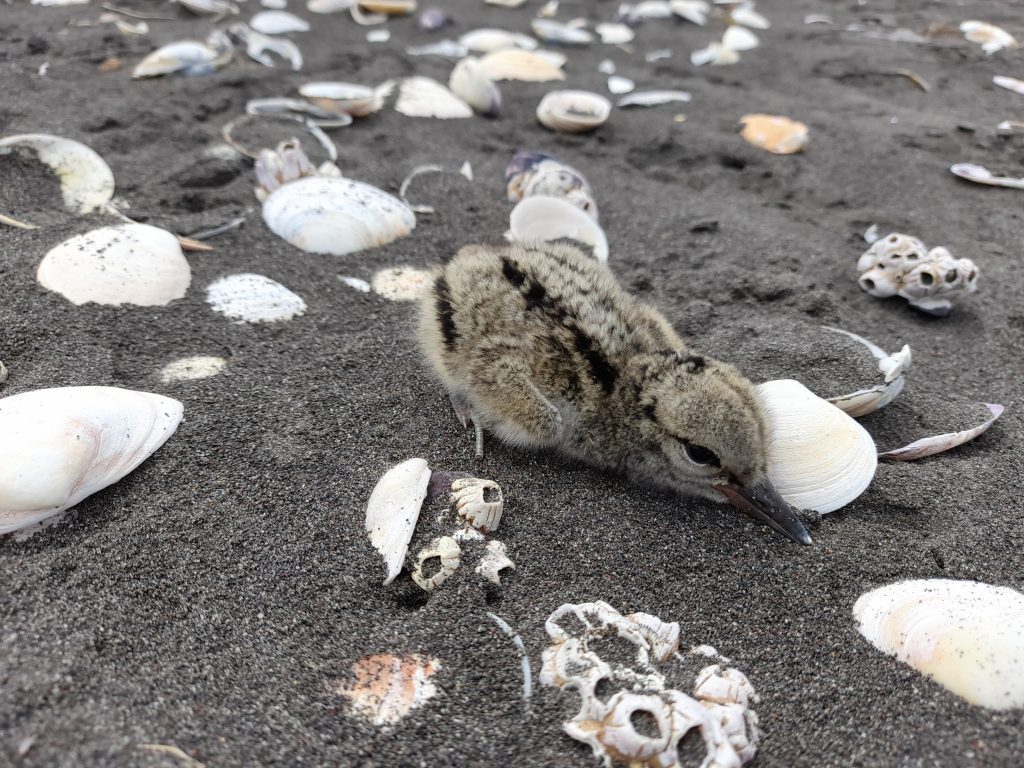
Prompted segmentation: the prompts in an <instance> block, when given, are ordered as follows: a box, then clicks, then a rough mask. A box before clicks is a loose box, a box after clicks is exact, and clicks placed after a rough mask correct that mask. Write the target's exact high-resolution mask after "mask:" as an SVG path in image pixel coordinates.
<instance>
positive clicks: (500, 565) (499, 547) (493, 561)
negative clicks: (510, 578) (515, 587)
mask: <svg viewBox="0 0 1024 768" xmlns="http://www.w3.org/2000/svg"><path fill="white" fill-rule="evenodd" d="M515 567H516V564H515V563H513V562H512V560H510V559H509V556H508V550H507V549H506V548H505V545H504V544H503V543H502V542H500V541H496V540H495V541H491V542H488V544H487V552H486V553H485V554H484V556H483V557H482V558H481V559H480V564H479V565H477V567H476V572H477V573H479V574H480V575H481V576H483V577H484V578H485V579H487V580H488V581H489V582H491V583H492V584H497V585H498V586H501V572H502V571H503V570H505V569H506V568H511V569H513V570H515Z"/></svg>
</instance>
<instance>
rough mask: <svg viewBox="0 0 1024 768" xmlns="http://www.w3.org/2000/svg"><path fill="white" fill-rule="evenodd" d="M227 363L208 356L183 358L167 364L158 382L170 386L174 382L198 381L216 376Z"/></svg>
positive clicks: (221, 359) (221, 358) (219, 358)
mask: <svg viewBox="0 0 1024 768" xmlns="http://www.w3.org/2000/svg"><path fill="white" fill-rule="evenodd" d="M227 364H228V361H227V360H225V359H224V358H223V357H212V356H210V355H197V356H196V357H183V358H182V359H180V360H175V361H174V362H173V363H168V364H167V365H165V366H164V367H163V369H162V370H161V371H160V374H159V375H160V381H162V382H163V383H164V384H170V383H172V382H175V381H198V380H199V379H208V378H210V377H211V376H216V375H217V374H218V373H220V372H221V371H223V370H224V366H226V365H227Z"/></svg>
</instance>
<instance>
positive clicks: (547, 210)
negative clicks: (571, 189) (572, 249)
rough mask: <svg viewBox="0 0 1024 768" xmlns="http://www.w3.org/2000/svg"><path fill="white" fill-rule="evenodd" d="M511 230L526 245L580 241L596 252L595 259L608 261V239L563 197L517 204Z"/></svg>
mask: <svg viewBox="0 0 1024 768" xmlns="http://www.w3.org/2000/svg"><path fill="white" fill-rule="evenodd" d="M509 228H510V229H511V230H512V236H513V238H515V239H516V240H519V241H521V242H524V243H529V242H536V241H544V240H559V239H561V238H569V239H570V240H578V241H579V242H581V243H584V244H586V245H589V246H590V247H591V248H593V249H594V258H596V259H597V260H598V261H599V262H601V263H602V264H606V263H607V262H608V239H607V237H605V234H604V230H603V229H601V226H600V225H599V224H598V223H597V222H596V221H594V220H593V219H592V218H590V216H588V215H587V214H586V213H584V212H583V211H582V210H580V209H579V208H577V207H576V206H575V205H573V204H572V203H569V202H567V201H566V200H565V199H564V198H561V197H549V196H547V195H534V196H532V197H525V198H523V199H522V200H520V201H519V203H517V204H516V207H515V208H513V209H512V213H511V215H510V216H509Z"/></svg>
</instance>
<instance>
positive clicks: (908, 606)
mask: <svg viewBox="0 0 1024 768" xmlns="http://www.w3.org/2000/svg"><path fill="white" fill-rule="evenodd" d="M853 615H854V618H856V620H857V623H858V628H859V629H860V633H861V634H862V635H864V637H866V638H867V639H868V641H869V642H870V643H871V644H872V645H874V646H875V647H876V648H878V649H879V650H880V651H884V652H885V653H888V654H891V655H894V656H896V658H897V659H899V660H900V661H902V662H904V663H906V664H909V665H910V666H912V667H913V668H914V669H916V670H917V671H918V672H921V673H922V674H925V675H927V676H929V677H931V678H933V679H934V680H935V681H936V682H937V683H939V684H940V685H942V686H944V687H946V688H948V689H949V690H950V691H952V692H953V693H955V694H957V695H958V696H961V697H962V698H964V699H966V700H967V701H969V702H971V703H972V704H977V705H979V706H982V707H989V708H991V709H1010V708H1013V707H1024V595H1022V594H1021V593H1020V592H1017V591H1015V590H1012V589H1009V588H1007V587H996V586H992V585H991V584H983V583H981V582H977V581H955V580H952V579H920V580H915V581H901V582H898V583H896V584H889V585H888V586H885V587H880V588H879V589H875V590H873V591H871V592H868V593H866V594H864V595H861V597H860V598H859V599H858V600H857V602H856V604H855V605H854V606H853Z"/></svg>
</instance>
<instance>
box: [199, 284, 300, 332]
mask: <svg viewBox="0 0 1024 768" xmlns="http://www.w3.org/2000/svg"><path fill="white" fill-rule="evenodd" d="M206 303H207V304H209V305H210V307H212V308H213V310H214V311H216V312H220V313H221V314H222V315H225V316H226V317H228V318H230V319H231V320H237V321H239V322H244V323H273V322H277V321H279V320H290V319H292V318H293V317H295V316H296V315H301V314H302V313H303V312H305V311H306V302H304V301H303V300H302V297H301V296H298V295H296V294H294V293H292V292H291V291H289V290H288V289H287V288H285V287H284V286H283V285H281V284H280V283H279V282H277V281H276V280H271V279H270V278H269V277H264V276H263V275H255V274H252V273H242V274H238V275H228V276H227V277H222V278H221V279H220V280H217V281H216V282H214V283H211V284H210V285H209V287H207V289H206Z"/></svg>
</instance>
